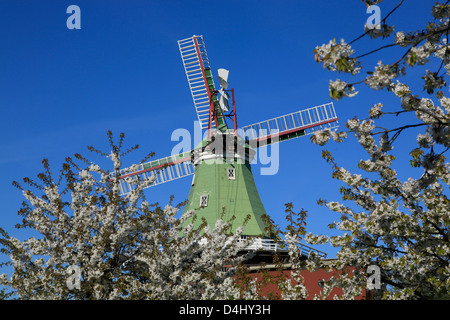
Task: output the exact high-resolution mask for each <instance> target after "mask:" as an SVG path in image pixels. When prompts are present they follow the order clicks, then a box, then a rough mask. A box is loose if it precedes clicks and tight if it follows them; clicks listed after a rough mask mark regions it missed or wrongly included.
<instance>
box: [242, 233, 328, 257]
mask: <svg viewBox="0 0 450 320" xmlns="http://www.w3.org/2000/svg"><path fill="white" fill-rule="evenodd" d="M246 241H248V242H249V244H248V245H247V246H246V247H245V249H244V250H246V251H265V252H283V253H287V251H288V250H287V249H286V247H285V246H284V241H283V240H278V241H275V240H274V239H270V238H251V239H249V238H248V237H246V236H241V237H240V239H239V240H238V243H239V242H246ZM299 249H300V254H301V255H302V256H303V257H305V258H309V256H310V254H311V253H315V254H316V255H317V256H319V257H320V258H322V259H325V258H326V257H327V254H326V253H325V252H323V251H320V250H317V249H315V248H312V247H310V246H307V245H305V244H300V248H299Z"/></svg>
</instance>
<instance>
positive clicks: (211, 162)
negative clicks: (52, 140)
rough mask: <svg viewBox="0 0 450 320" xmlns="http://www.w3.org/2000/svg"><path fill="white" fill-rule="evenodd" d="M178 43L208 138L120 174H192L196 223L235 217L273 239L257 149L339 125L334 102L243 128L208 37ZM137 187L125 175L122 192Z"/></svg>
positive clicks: (161, 177) (164, 178)
mask: <svg viewBox="0 0 450 320" xmlns="http://www.w3.org/2000/svg"><path fill="white" fill-rule="evenodd" d="M178 46H179V50H180V53H181V58H182V62H183V66H184V70H185V73H186V76H187V80H188V84H189V89H190V92H191V95H192V99H193V102H194V107H195V111H196V113H197V117H198V121H199V124H200V127H201V129H202V131H203V132H204V133H205V134H204V136H205V138H204V139H203V140H202V141H201V143H199V144H198V145H197V146H196V147H195V148H194V149H193V150H191V151H189V152H185V153H181V154H177V155H172V156H169V157H166V158H162V159H158V160H154V161H150V162H147V163H144V164H141V165H139V166H138V168H137V169H136V166H134V167H133V169H131V168H128V169H123V170H122V172H120V177H121V178H125V177H129V176H137V175H140V176H141V178H142V179H147V178H149V177H150V176H151V175H153V174H154V175H156V179H155V181H154V182H153V184H152V185H150V186H156V185H159V184H161V183H165V182H169V181H172V180H176V179H179V178H182V177H186V176H190V175H193V179H192V185H191V189H190V192H189V196H188V201H187V205H186V206H185V208H184V212H186V211H188V210H191V209H195V210H196V213H197V219H196V223H197V225H199V224H200V223H201V221H202V218H204V219H206V221H207V222H208V224H209V225H210V226H211V227H214V224H215V222H216V221H217V219H219V218H220V219H223V220H225V221H232V228H231V231H234V230H235V229H236V228H237V227H239V226H241V225H243V224H244V221H245V222H246V223H245V229H244V233H243V234H244V236H247V237H249V236H250V237H255V239H260V240H261V239H263V240H264V241H266V242H264V243H269V244H270V234H267V231H266V230H265V228H266V226H265V224H264V220H263V218H262V217H263V216H264V215H265V214H266V211H265V209H264V205H263V202H262V200H261V197H260V196H259V193H258V190H257V187H256V184H255V180H254V178H253V173H252V169H251V163H252V161H253V159H254V157H255V153H256V149H257V148H259V147H261V146H266V145H270V144H273V143H278V142H281V141H286V140H290V139H293V138H297V137H301V136H306V135H309V134H312V133H314V132H315V131H317V130H321V129H325V128H329V129H334V128H336V127H337V126H338V118H337V116H336V112H335V110H334V106H333V104H332V103H327V104H323V105H319V106H315V107H312V108H308V109H303V110H300V111H296V112H293V113H290V114H286V115H283V116H279V117H276V118H272V119H269V120H265V121H261V122H258V123H255V124H252V125H248V126H244V127H241V128H238V126H237V117H236V103H235V95H234V89H228V86H229V85H228V73H229V72H228V70H225V69H218V70H217V72H218V80H219V87H216V86H215V83H214V79H213V74H212V71H211V67H210V64H209V60H208V57H207V53H206V48H205V43H204V41H203V37H202V36H196V35H194V36H192V37H190V38H187V39H183V40H180V41H178ZM230 100H231V101H230ZM229 101H230V102H229ZM134 187H135V185H134V184H133V183H128V182H127V181H125V179H121V192H122V193H123V194H125V193H127V192H129V191H130V190H132V189H133V188H134ZM267 241H268V242H267Z"/></svg>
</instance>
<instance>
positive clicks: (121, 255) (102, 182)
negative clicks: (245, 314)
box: [0, 132, 245, 299]
mask: <svg viewBox="0 0 450 320" xmlns="http://www.w3.org/2000/svg"><path fill="white" fill-rule="evenodd" d="M108 134H109V138H110V142H111V149H112V151H111V153H109V154H105V153H103V152H100V151H99V150H96V149H94V148H92V147H90V149H91V151H95V152H97V153H100V154H101V155H104V156H107V157H108V158H110V159H111V160H112V161H113V164H114V170H116V171H117V170H119V169H120V167H121V158H122V156H123V155H125V154H126V153H128V152H129V151H131V150H133V149H135V148H136V147H135V148H131V149H129V150H127V151H126V152H122V150H121V148H122V142H123V138H124V135H121V137H120V142H119V144H118V145H115V144H114V143H113V139H112V133H111V132H109V133H108ZM75 157H76V159H72V158H66V161H65V163H64V164H63V166H62V170H61V175H60V176H59V177H58V178H55V177H54V176H53V174H52V172H51V170H50V165H49V162H48V160H46V159H44V161H43V166H44V172H43V173H41V174H39V175H38V181H34V180H32V179H29V178H25V179H24V182H25V184H26V185H28V187H31V188H30V190H29V189H26V188H25V187H22V186H21V185H20V184H19V183H17V182H14V185H15V186H16V187H17V188H19V189H20V190H22V192H23V195H24V197H25V198H26V200H27V201H24V203H23V207H22V208H21V210H20V211H19V214H21V215H22V216H23V222H22V224H19V225H18V226H17V227H18V228H30V229H32V230H33V232H35V233H36V234H37V235H36V237H30V238H29V239H27V240H25V241H20V240H19V239H17V238H14V237H11V236H9V235H8V234H7V233H6V231H5V230H2V229H0V231H1V235H2V237H1V238H0V244H1V245H2V247H3V248H2V252H3V253H6V254H8V255H9V256H10V259H11V261H10V262H9V263H8V264H10V265H11V266H12V267H13V274H12V276H11V277H10V279H8V277H7V276H6V274H3V275H0V284H2V285H4V286H8V287H10V288H11V289H12V291H11V292H10V293H13V294H14V295H16V297H18V298H20V299H222V298H233V297H239V294H240V291H239V289H238V288H237V287H235V286H232V285H231V284H232V283H233V277H232V275H233V274H234V272H235V267H234V266H236V265H237V264H238V263H239V262H240V261H242V260H244V259H245V256H242V255H241V256H238V255H236V253H237V252H238V251H239V250H240V249H242V246H243V245H245V243H238V242H237V241H236V240H237V238H238V237H239V236H240V232H241V229H239V228H238V230H237V231H236V233H235V234H233V235H231V234H230V233H229V232H227V229H228V228H229V226H228V224H227V223H226V222H225V221H222V220H218V222H217V224H216V225H215V226H213V227H212V228H210V227H209V226H207V225H206V224H204V225H202V227H201V228H198V229H195V230H194V229H193V228H192V224H187V225H186V226H184V227H183V225H184V222H185V220H186V219H188V218H191V217H192V215H194V213H193V212H191V213H189V214H186V215H183V217H182V218H181V219H178V218H177V217H175V215H176V212H177V211H178V209H177V207H176V206H172V204H171V202H172V201H170V203H169V204H168V205H167V206H166V207H164V208H160V207H157V206H156V205H151V204H149V202H148V201H147V200H146V198H145V195H144V194H143V192H142V189H143V187H144V186H145V184H147V183H151V182H152V180H151V179H150V180H148V181H141V182H140V183H138V187H137V188H136V189H135V190H134V191H132V192H130V193H129V194H127V195H125V196H122V195H120V192H119V181H117V179H118V178H111V177H112V175H110V172H109V171H107V170H103V169H101V168H100V166H98V165H97V164H94V163H92V162H90V161H88V160H87V159H86V158H84V157H82V156H81V155H79V154H77V155H75ZM116 176H117V175H116ZM32 190H33V191H32ZM225 261H226V262H227V263H228V265H229V266H231V267H228V268H223V264H224V262H225Z"/></svg>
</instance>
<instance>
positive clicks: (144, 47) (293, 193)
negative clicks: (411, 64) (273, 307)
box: [0, 0, 434, 257]
mask: <svg viewBox="0 0 450 320" xmlns="http://www.w3.org/2000/svg"><path fill="white" fill-rule="evenodd" d="M396 3H397V1H386V3H382V4H380V8H381V15H382V17H384V15H386V14H387V13H388V12H389V11H390V10H391V9H392V8H393V7H394V6H395V5H396ZM433 3H434V0H432V1H431V0H430V1H423V0H414V1H408V2H405V4H404V5H403V6H402V7H401V8H400V9H399V10H398V12H396V14H395V15H393V16H392V18H390V20H389V22H391V23H392V24H394V25H395V26H396V29H397V30H398V31H400V30H410V29H411V28H412V29H416V28H419V27H422V26H425V25H426V21H427V19H428V17H430V14H429V12H430V8H431V5H432V4H433ZM72 4H75V5H78V6H79V7H80V9H81V30H69V29H68V28H67V27H66V20H67V18H68V17H69V14H67V13H66V9H67V7H68V6H69V5H72ZM420 15H424V16H425V17H426V18H422V17H421V16H420ZM368 17H369V14H367V13H366V8H365V6H364V4H362V3H361V1H359V0H358V1H331V0H328V1H288V0H285V1H268V0H259V1H249V0H247V1H236V0H231V1H226V2H224V1H197V0H195V1H167V0H166V1H102V0H96V1H82V0H73V1H63V0H58V1H47V0H46V1H39V2H38V1H21V0H14V1H13V0H8V1H6V0H0V39H1V40H0V108H1V115H2V116H1V117H0V170H1V172H2V177H1V179H0V203H2V211H1V215H0V226H2V227H3V228H4V229H6V230H7V231H9V232H10V233H11V234H12V235H16V236H18V237H26V236H27V235H26V233H25V234H24V233H23V232H18V231H16V230H15V229H14V228H13V226H14V224H16V223H18V222H19V221H20V220H19V219H21V217H19V216H18V215H17V211H18V209H19V208H20V205H21V202H22V201H23V198H22V195H21V193H20V191H19V190H17V189H15V188H13V187H12V185H11V183H12V181H13V180H18V181H20V180H21V179H22V178H23V177H35V176H36V174H37V173H38V172H40V171H41V168H42V167H41V161H42V159H43V158H44V157H46V158H49V159H50V163H51V165H52V166H53V169H54V170H55V172H57V171H59V168H60V165H61V163H62V162H63V161H64V159H65V157H67V156H70V155H73V154H74V153H77V152H78V153H82V154H84V155H89V152H88V150H87V146H88V145H94V146H96V147H97V148H100V149H103V150H105V151H107V145H108V144H107V138H106V131H107V130H112V131H113V132H114V133H115V134H116V136H118V135H119V133H120V132H124V133H125V134H126V143H127V144H128V145H129V146H131V145H134V144H139V145H140V149H139V151H137V152H135V153H133V154H132V155H130V156H129V157H128V158H125V159H124V161H123V163H124V165H125V166H128V165H131V164H133V163H135V162H138V161H139V160H140V159H141V158H142V157H144V156H145V155H146V154H147V153H149V152H151V151H153V152H155V153H156V158H162V157H165V156H168V155H170V152H171V150H172V148H173V147H174V146H175V145H176V143H177V142H173V141H171V134H172V132H173V131H174V130H175V129H178V128H184V129H188V130H190V131H191V132H193V130H194V127H193V126H194V120H196V115H195V110H194V106H193V103H192V99H191V96H190V92H189V88H188V85H187V81H186V76H185V74H184V69H183V66H182V63H181V58H180V54H179V51H178V45H177V40H180V39H184V38H187V37H190V36H192V35H193V34H197V35H203V37H204V40H205V43H206V48H207V51H208V57H209V60H210V64H211V67H212V68H213V69H218V68H226V69H228V70H230V75H229V82H230V87H233V88H234V89H235V92H236V102H237V113H238V125H239V126H243V125H248V124H252V123H255V122H259V121H262V120H266V119H269V118H272V117H276V116H279V115H283V114H287V113H290V112H294V111H298V110H301V109H304V108H309V107H312V106H315V105H319V104H323V103H327V102H330V101H331V100H330V98H329V95H328V82H329V80H330V79H333V80H334V79H336V78H337V77H340V78H341V79H345V76H343V75H337V74H334V73H330V72H327V71H325V70H324V69H323V68H322V66H321V65H318V64H316V63H315V61H314V59H313V53H312V51H313V50H314V48H315V46H317V45H321V44H323V43H326V42H328V41H329V40H330V39H332V38H333V37H336V38H337V39H340V38H344V39H346V40H347V42H348V41H350V40H353V39H354V38H356V37H357V36H359V35H360V34H361V33H363V29H364V23H365V22H366V20H367V18H368ZM411 17H414V23H413V21H411V20H413V19H411ZM387 41H388V43H391V42H392V40H387ZM380 43H381V42H380V41H366V40H363V41H361V42H358V43H356V45H355V49H356V50H360V52H361V53H364V52H367V51H369V50H370V49H374V48H376V47H377V45H379V44H380ZM389 50H390V51H389ZM400 53H401V51H398V50H396V49H388V50H387V51H386V53H383V56H382V57H383V59H384V58H386V62H393V61H396V60H397V59H398V55H399V54H400ZM379 57H380V56H377V57H368V58H367V59H365V60H363V63H364V66H372V65H373V64H375V63H376V61H377V60H378V59H379ZM396 57H397V58H396ZM394 59H395V60H394ZM370 70H371V69H367V70H364V71H363V72H365V71H370ZM420 72H423V70H422V71H421V70H415V69H414V70H412V75H413V76H416V77H417V75H419V74H420ZM214 74H215V72H214ZM364 74H365V73H363V74H362V75H361V77H359V78H358V79H357V80H360V79H362V77H364ZM411 79H412V78H411ZM411 81H412V82H410V83H408V84H410V85H411V86H416V87H417V93H422V89H421V84H420V83H418V82H417V81H416V82H414V81H413V80H411ZM216 83H217V81H216ZM357 90H359V91H360V93H359V95H358V96H356V97H355V98H353V99H344V100H341V101H339V102H335V108H336V111H337V114H338V116H339V118H340V124H341V128H344V127H345V121H346V120H347V119H350V118H352V117H354V116H358V117H363V118H364V117H366V115H367V113H368V110H369V109H370V107H371V106H372V105H373V104H375V103H378V102H383V103H384V104H385V108H386V111H394V110H399V103H398V100H397V99H395V98H393V97H392V95H391V94H387V93H385V92H381V93H378V92H377V93H374V92H373V91H369V90H366V89H364V88H362V87H358V88H357ZM388 124H389V122H388ZM414 141H415V135H414V134H406V135H402V136H401V137H400V138H399V140H398V142H397V145H396V146H395V147H396V152H397V153H398V164H397V167H398V168H399V173H401V177H402V178H403V179H406V178H407V177H408V176H409V175H410V174H413V173H414V172H413V171H412V170H411V169H409V168H408V157H407V152H408V150H410V149H412V144H411V143H414ZM326 148H327V149H328V150H330V151H331V152H332V153H333V155H334V156H335V157H336V159H337V160H338V162H339V163H340V164H342V165H343V166H344V167H346V168H349V169H353V170H357V161H358V160H359V159H361V158H365V155H364V154H363V153H362V152H361V149H360V148H359V147H358V145H357V144H356V142H355V140H354V139H348V141H346V142H345V143H342V144H335V143H331V144H330V145H328V146H326ZM321 150H322V148H321V147H319V146H316V145H313V144H312V143H311V142H310V140H309V138H299V139H294V140H291V141H287V142H283V143H282V144H281V145H280V168H279V171H278V173H277V174H276V175H273V176H261V175H259V174H258V173H259V169H258V165H255V167H254V173H255V181H256V183H257V186H258V190H259V193H260V196H261V198H262V200H263V203H264V205H265V208H266V211H267V212H268V213H269V214H270V215H271V217H272V219H273V220H275V222H276V223H278V224H280V225H284V204H285V203H287V202H293V203H294V208H295V209H296V210H299V209H301V208H304V209H305V210H307V211H308V212H309V217H308V231H311V232H314V233H326V234H329V233H330V232H329V230H328V227H327V225H328V224H329V223H331V222H332V221H333V220H336V219H338V216H337V215H335V214H334V213H332V212H331V211H329V210H327V209H326V208H323V207H319V206H318V205H317V204H316V201H317V199H319V198H326V199H328V200H340V195H339V192H338V188H339V186H340V184H339V182H337V181H334V180H332V179H331V168H330V167H329V166H328V165H327V164H326V163H325V161H324V160H323V159H322V158H321V155H320V153H321ZM89 157H90V158H91V159H92V160H97V159H98V158H96V157H95V155H93V154H92V155H89ZM190 183H191V178H185V179H181V180H178V181H174V182H170V183H166V184H164V185H160V186H158V187H154V188H149V189H147V191H146V194H147V197H148V198H149V199H150V200H152V201H153V202H159V203H160V204H161V205H165V204H166V203H167V201H168V199H169V196H170V195H171V194H174V195H175V201H176V202H177V201H179V202H181V201H183V200H184V199H186V197H187V195H188V192H189V187H190ZM319 249H321V250H324V251H326V252H328V254H329V256H331V257H332V256H334V254H335V252H336V250H335V249H333V248H329V247H323V248H321V247H319Z"/></svg>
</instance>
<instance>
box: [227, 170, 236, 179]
mask: <svg viewBox="0 0 450 320" xmlns="http://www.w3.org/2000/svg"><path fill="white" fill-rule="evenodd" d="M228 180H236V169H235V168H228Z"/></svg>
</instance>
